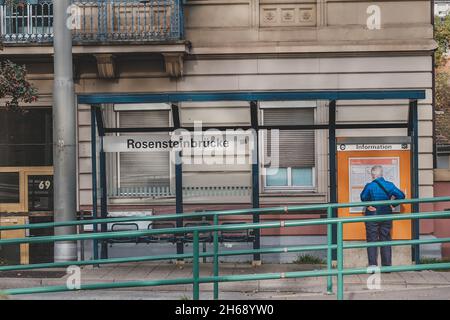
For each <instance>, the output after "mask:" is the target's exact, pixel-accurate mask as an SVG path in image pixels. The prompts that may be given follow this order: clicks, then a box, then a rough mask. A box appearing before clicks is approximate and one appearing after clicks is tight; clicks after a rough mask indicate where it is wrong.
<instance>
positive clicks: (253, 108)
mask: <svg viewBox="0 0 450 320" xmlns="http://www.w3.org/2000/svg"><path fill="white" fill-rule="evenodd" d="M250 116H251V123H252V129H253V130H254V132H253V134H254V145H253V152H252V206H253V208H255V209H258V208H259V122H258V102H257V101H252V102H250ZM259 221H260V219H259V214H258V213H254V214H253V223H259ZM254 233H255V240H254V242H253V249H254V250H259V249H260V248H261V231H260V230H259V229H256V230H255V231H254ZM260 264H261V255H260V254H259V253H255V254H254V255H253V265H255V266H257V265H260Z"/></svg>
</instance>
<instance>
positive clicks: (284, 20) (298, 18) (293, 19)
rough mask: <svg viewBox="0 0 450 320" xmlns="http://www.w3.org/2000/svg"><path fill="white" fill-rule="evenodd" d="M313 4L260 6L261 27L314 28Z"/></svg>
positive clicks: (269, 4)
mask: <svg viewBox="0 0 450 320" xmlns="http://www.w3.org/2000/svg"><path fill="white" fill-rule="evenodd" d="M316 10H317V7H316V4H315V3H311V4H308V3H305V2H304V1H302V2H301V3H300V1H299V3H295V2H294V3H288V4H286V3H285V4H278V3H276V1H273V3H267V4H266V3H264V4H261V5H260V26H261V27H288V26H305V27H309V26H316V15H317V12H316Z"/></svg>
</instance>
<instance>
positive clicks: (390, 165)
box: [349, 157, 400, 213]
mask: <svg viewBox="0 0 450 320" xmlns="http://www.w3.org/2000/svg"><path fill="white" fill-rule="evenodd" d="M376 165H379V166H382V167H383V176H384V178H385V179H386V180H387V181H390V182H392V183H394V184H395V185H396V186H400V167H399V166H400V159H399V158H398V157H386V158H384V157H383V158H378V157H373V158H349V182H350V183H349V195H350V202H361V198H360V194H361V192H362V191H363V189H364V187H365V185H366V184H367V183H369V182H371V181H372V176H371V172H370V171H371V169H372V168H373V167H374V166H376ZM363 210H364V207H354V208H351V209H350V213H361V212H362V211H363ZM396 210H399V207H397V208H396Z"/></svg>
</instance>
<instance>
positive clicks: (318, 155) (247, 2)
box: [0, 0, 436, 243]
mask: <svg viewBox="0 0 450 320" xmlns="http://www.w3.org/2000/svg"><path fill="white" fill-rule="evenodd" d="M74 5H75V6H74V7H73V8H72V9H73V21H70V25H71V26H72V27H73V29H74V32H73V33H74V47H73V55H74V74H75V79H74V81H75V90H76V94H77V95H86V94H104V95H107V94H117V93H121V94H136V93H164V92H182V93H189V92H229V91H233V92H239V91H242V92H258V91H319V90H325V91H326V90H343V91H345V90H409V89H417V90H425V92H426V98H425V99H423V100H420V101H419V109H418V110H419V168H418V173H419V181H418V183H419V196H420V197H432V196H433V195H434V194H433V184H434V176H433V106H432V104H433V97H432V90H433V58H432V57H433V51H434V49H435V47H436V45H435V42H434V40H433V25H432V23H433V7H432V3H431V1H425V0H424V1H377V2H372V1H370V2H369V1H356V2H355V1H346V0H343V1H342V0H339V1H336V0H243V1H234V0H232V1H230V0H227V1H223V0H186V1H179V0H166V1H157V0H155V1H137V0H129V1H113V0H105V1H90V2H84V1H74ZM1 9H2V11H1V12H0V13H1V15H2V22H1V28H2V29H1V33H2V38H3V41H4V50H3V51H1V52H0V55H1V56H2V58H8V59H11V60H14V61H16V62H18V63H23V64H26V66H27V69H28V72H29V78H30V80H32V82H33V83H34V84H35V86H36V87H37V89H38V91H39V99H38V101H37V102H36V103H34V104H33V105H30V106H29V109H30V110H32V112H31V113H30V116H32V115H34V113H36V114H38V115H36V117H37V118H39V121H42V125H41V126H40V127H41V128H42V131H43V132H42V139H39V142H35V141H33V139H37V135H34V134H33V136H32V137H30V139H28V138H27V137H26V136H21V137H20V139H23V140H24V141H23V142H21V143H22V145H27V144H29V145H35V143H38V144H43V145H46V146H47V145H48V143H49V140H48V132H49V131H47V130H50V131H51V128H48V129H44V128H46V127H45V126H44V123H47V122H45V121H46V120H45V117H46V116H47V114H51V106H52V87H53V61H52V53H53V48H52V45H51V40H52V17H51V15H52V6H51V1H28V2H26V3H23V4H22V5H21V6H20V7H15V8H9V7H8V6H7V5H2V6H1ZM328 103H329V102H328V101H321V100H317V101H289V102H288V101H273V102H261V103H260V104H259V107H258V112H259V114H258V119H259V120H258V121H259V124H260V125H278V124H285V125H291V124H292V125H296V124H305V125H308V124H324V123H328ZM101 107H102V110H103V119H104V121H105V124H106V126H108V127H117V128H130V127H170V126H172V125H173V123H172V121H173V118H172V114H171V112H172V111H171V109H170V107H168V106H167V105H162V104H122V105H102V106H101ZM179 108H180V122H181V125H182V126H194V125H196V124H198V123H199V122H201V123H202V125H203V126H207V127H212V128H214V127H223V126H242V127H246V126H249V125H250V124H251V118H250V113H249V111H248V110H249V105H248V103H245V102H239V101H234V102H229V101H219V102H217V101H216V102H201V103H197V102H183V103H180V104H179ZM90 110H91V106H90V105H84V104H78V109H77V125H78V169H77V170H78V185H77V192H78V203H79V209H80V210H85V211H90V210H92V161H91V160H92V159H91V112H90ZM11 117H13V115H11ZM407 119H408V101H394V100H383V101H376V100H364V101H350V100H349V101H345V100H341V101H338V104H337V123H338V124H358V123H362V122H364V123H367V122H370V123H373V124H386V123H394V122H406V121H407ZM34 121H35V120H33V123H35V122H34ZM3 122H4V126H2V130H6V131H7V132H11V131H14V132H16V131H17V130H18V128H16V127H14V125H13V123H14V120H12V119H10V118H5V119H4V120H3ZM45 132H47V133H45ZM405 135H406V129H403V128H397V129H376V128H375V129H373V128H372V129H356V130H350V129H342V130H338V131H337V137H339V138H352V137H379V138H380V140H382V139H384V138H386V137H398V136H405ZM2 137H4V135H3V134H2ZM31 138H33V139H31ZM261 141H262V142H261V146H260V149H261V150H260V152H261V153H262V158H261V159H262V163H261V165H260V166H261V167H260V170H259V171H260V177H259V185H260V187H259V188H260V190H259V194H260V197H259V202H260V205H261V206H286V205H297V204H308V203H325V202H328V201H330V192H329V184H330V181H329V163H328V136H327V131H325V130H315V131H314V130H312V131H302V132H295V131H286V132H282V133H281V134H280V141H279V150H280V162H279V167H280V169H279V170H277V171H276V172H274V173H271V172H270V169H266V168H265V167H264V156H265V155H264V153H266V156H267V150H266V149H267V144H266V143H265V142H266V141H267V137H263V139H262V140H261ZM15 143H16V142H15V141H14V140H13V141H11V140H10V141H5V143H4V144H3V146H4V148H6V149H5V150H7V152H6V151H5V153H4V155H5V156H3V157H2V158H4V160H3V161H2V163H1V166H2V167H1V168H0V170H1V171H5V172H8V174H9V175H10V176H9V177H8V176H7V174H6V173H5V176H4V177H5V179H9V180H8V183H7V184H8V186H11V185H13V186H14V187H13V189H14V188H15V189H14V190H18V192H19V195H17V192H16V193H14V192H6V193H7V197H13V198H14V199H9V200H8V201H9V204H5V205H1V206H2V207H1V208H2V211H9V210H12V211H24V212H29V211H32V210H31V208H30V204H29V203H25V199H28V198H29V196H28V193H29V192H30V190H29V189H28V188H29V185H30V183H31V182H27V184H28V185H27V184H26V183H25V182H17V181H19V180H20V179H25V176H26V177H32V176H35V175H38V174H41V175H51V156H50V154H48V156H46V155H44V154H43V155H42V159H39V161H38V159H37V158H35V157H34V156H27V155H26V151H24V152H25V154H24V156H23V159H24V161H23V163H22V162H21V163H17V161H18V160H17V159H18V158H16V156H15V155H14V152H15V151H13V150H14V148H16V147H15ZM264 146H266V147H264ZM30 148H31V146H30ZM40 150H41V149H40ZM45 150H47V149H45ZM269 153H270V152H269ZM49 157H50V158H49ZM173 157H174V155H173V154H172V153H171V152H153V153H118V154H107V161H106V162H107V185H108V205H109V210H111V211H119V212H123V211H147V212H151V214H162V213H173V212H174V211H175V199H174V192H175V191H174V185H175V173H174V172H175V167H174V165H173V161H171V160H172V159H173ZM207 157H208V156H204V157H203V158H207ZM248 157H250V155H249V154H248V153H246V152H243V153H242V154H240V155H236V158H235V161H233V163H231V164H229V163H220V162H214V163H213V164H209V165H205V162H202V163H198V164H196V163H191V164H186V165H184V166H183V192H184V211H185V212H188V211H201V210H212V209H232V208H249V207H251V204H252V192H251V187H252V167H251V163H249V161H245V159H246V158H248ZM12 159H14V160H12ZM31 159H33V161H31ZM239 159H241V160H242V161H238V160H239ZM34 161H36V163H34ZM33 170H34V171H33ZM35 170H38V171H39V170H43V172H44V173H39V172H38V173H37V174H36V171H35ZM11 171H13V172H17V173H16V174H13V175H12V176H11V173H10V172H11ZM18 177H19V178H20V179H19V178H18ZM17 179H19V180H17ZM29 179H31V178H29ZM23 181H25V180H23ZM16 182H17V183H16ZM21 194H22V195H21ZM5 197H6V196H5ZM17 200H19V202H17ZM43 201H44V200H43ZM11 203H15V204H17V203H19V205H18V206H17V207H14V205H12V204H11ZM42 206H43V204H42ZM428 208H431V207H428ZM47 209H49V210H48V211H51V208H50V207H49V208H47ZM423 209H424V210H426V209H427V207H426V206H425V207H424V208H423ZM298 217H299V216H298V215H292V216H290V217H289V218H290V219H294V218H298ZM268 218H270V219H273V218H274V217H268ZM433 228H434V226H433V225H432V224H430V223H428V222H424V223H422V228H421V232H422V233H426V234H430V235H432V234H433V232H434V229H433ZM323 232H324V230H322V228H310V229H308V228H303V229H301V230H299V229H290V230H286V231H284V233H283V234H280V233H273V232H271V231H270V230H269V231H266V232H264V234H263V235H265V236H266V237H267V239H269V238H270V239H272V240H271V241H278V242H283V241H286V243H289V242H291V243H292V242H293V243H296V241H299V240H298V237H300V236H301V237H303V239H306V241H310V242H314V241H319V242H320V241H321V240H320V239H321V237H322V236H323ZM273 239H276V240H273Z"/></svg>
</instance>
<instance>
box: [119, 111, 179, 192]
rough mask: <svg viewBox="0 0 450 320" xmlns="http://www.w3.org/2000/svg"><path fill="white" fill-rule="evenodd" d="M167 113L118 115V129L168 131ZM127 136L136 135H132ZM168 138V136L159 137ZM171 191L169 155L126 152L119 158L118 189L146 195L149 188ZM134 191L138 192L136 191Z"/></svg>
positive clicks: (168, 153)
mask: <svg viewBox="0 0 450 320" xmlns="http://www.w3.org/2000/svg"><path fill="white" fill-rule="evenodd" d="M169 117H170V111H169V110H152V111H121V112H119V126H120V128H131V127H168V126H169ZM130 135H139V133H133V134H130ZM158 135H161V136H165V137H167V136H168V135H169V134H168V133H163V134H158ZM155 187H156V188H164V190H168V188H169V187H170V152H169V151H161V152H142V153H139V152H129V153H128V152H127V153H120V154H119V189H120V190H121V191H122V192H119V193H122V194H123V193H128V192H127V190H134V192H135V193H137V194H148V193H149V190H150V189H151V188H155ZM136 190H137V191H136Z"/></svg>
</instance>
